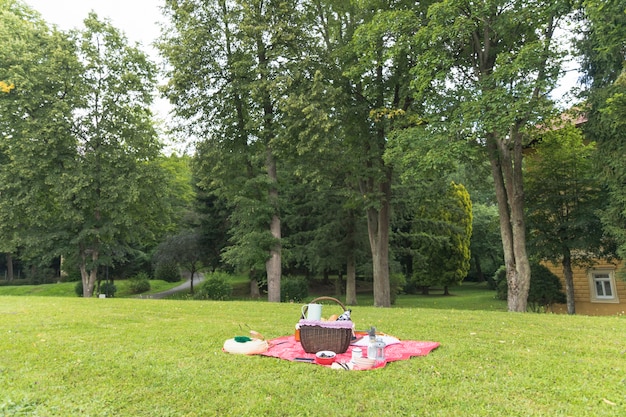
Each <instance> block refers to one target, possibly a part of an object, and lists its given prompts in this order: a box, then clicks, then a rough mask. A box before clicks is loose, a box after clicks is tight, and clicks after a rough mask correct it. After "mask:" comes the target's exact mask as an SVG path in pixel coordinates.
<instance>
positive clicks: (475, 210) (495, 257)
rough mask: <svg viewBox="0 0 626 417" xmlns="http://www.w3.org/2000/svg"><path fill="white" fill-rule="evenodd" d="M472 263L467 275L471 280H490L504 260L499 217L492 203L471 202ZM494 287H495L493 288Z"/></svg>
mask: <svg viewBox="0 0 626 417" xmlns="http://www.w3.org/2000/svg"><path fill="white" fill-rule="evenodd" d="M470 253H471V256H472V263H471V265H470V272H469V273H468V275H469V277H471V279H472V280H473V281H479V282H480V281H485V280H486V281H491V282H493V281H492V279H491V278H492V276H493V274H494V273H495V271H496V269H497V268H498V266H499V265H502V263H503V262H504V255H503V253H502V239H501V237H500V218H499V215H498V207H497V206H495V205H494V204H480V203H479V204H476V203H474V204H472V239H471V242H470ZM494 289H495V288H494Z"/></svg>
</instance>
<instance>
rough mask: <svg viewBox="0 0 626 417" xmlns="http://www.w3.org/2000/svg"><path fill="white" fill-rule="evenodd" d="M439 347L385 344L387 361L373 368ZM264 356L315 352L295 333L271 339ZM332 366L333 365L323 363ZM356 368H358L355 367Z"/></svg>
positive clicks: (343, 358)
mask: <svg viewBox="0 0 626 417" xmlns="http://www.w3.org/2000/svg"><path fill="white" fill-rule="evenodd" d="M356 347H358V346H349V347H348V350H347V351H346V352H345V353H340V354H337V358H336V362H348V361H350V359H351V358H352V349H354V348H356ZM437 347H439V342H418V341H414V340H401V341H399V343H394V344H390V345H388V346H385V361H384V362H381V363H377V364H376V365H375V366H374V367H373V368H371V369H375V368H381V367H383V366H385V365H386V364H387V362H393V361H401V360H406V359H410V358H411V357H413V356H426V355H428V354H429V353H430V352H431V351H432V350H433V349H436V348H437ZM365 350H366V349H365ZM261 355H264V356H271V357H274V358H280V359H286V360H288V361H295V360H297V359H298V358H305V359H315V354H314V353H306V352H305V351H304V349H302V345H301V344H300V342H297V341H296V339H295V337H294V336H293V335H290V336H283V337H279V338H276V339H272V340H270V341H269V349H268V350H267V351H266V352H263V353H261ZM321 366H327V367H330V366H331V365H321ZM355 369H356V368H355Z"/></svg>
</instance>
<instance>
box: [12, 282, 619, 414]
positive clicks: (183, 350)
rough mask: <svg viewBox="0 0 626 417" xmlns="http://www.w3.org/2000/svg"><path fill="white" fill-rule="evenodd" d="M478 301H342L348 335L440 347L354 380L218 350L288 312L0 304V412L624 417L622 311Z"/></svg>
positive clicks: (244, 307) (270, 332)
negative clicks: (362, 332)
mask: <svg viewBox="0 0 626 417" xmlns="http://www.w3.org/2000/svg"><path fill="white" fill-rule="evenodd" d="M480 292H481V291H479V289H478V288H476V289H472V288H467V289H464V290H461V291H456V290H455V291H453V293H456V295H454V296H452V297H434V298H430V299H429V298H426V297H424V299H420V298H419V297H417V298H415V299H414V300H413V303H412V305H411V302H410V300H409V298H408V297H407V298H406V299H404V297H402V298H401V299H399V302H398V307H396V308H391V309H380V308H375V307H370V306H365V305H363V306H355V307H352V309H353V319H354V321H355V324H356V326H357V328H358V329H365V328H368V327H369V326H372V325H374V326H376V327H377V328H378V329H379V330H381V331H384V332H387V333H389V334H392V335H394V336H396V337H399V338H401V339H412V340H431V341H438V342H440V343H441V346H440V347H439V348H438V349H436V350H434V351H433V352H431V353H430V354H429V355H428V356H426V357H419V358H413V359H411V360H408V361H401V362H393V363H390V364H388V365H387V366H386V367H385V368H383V369H377V370H372V371H361V372H346V371H335V370H331V369H328V368H324V367H320V366H316V365H310V364H304V363H294V362H287V361H281V360H278V359H274V358H268V357H261V356H251V357H249V356H240V355H230V354H226V353H223V352H222V350H221V347H222V345H223V343H224V341H225V340H226V339H228V338H231V337H233V336H236V335H242V334H247V332H248V329H249V328H251V329H254V330H257V331H259V332H261V333H263V334H264V335H265V336H266V337H268V338H273V337H278V336H282V335H286V334H290V333H291V332H292V331H293V327H294V324H295V323H296V321H297V319H298V316H299V314H300V304H288V303H284V304H276V303H267V302H254V301H230V302H213V301H182V300H140V299H132V298H113V299H97V298H92V299H82V298H78V297H34V296H22V297H8V296H0V415H7V416H9V415H10V416H214V415H215V416H217V415H219V416H225V415H228V416H266V415H267V416H277V415H278V416H357V415H359V416H411V415H414V416H624V415H626V319H625V318H624V317H615V316H613V317H586V316H566V315H552V314H531V313H529V314H513V313H506V312H503V311H486V310H484V309H482V310H472V309H470V308H465V307H467V306H469V305H472V304H474V303H473V302H471V301H468V300H466V301H463V299H464V298H467V299H469V298H472V297H476V298H477V299H478V300H481V298H480V296H479V294H478V293H480ZM482 293H483V294H484V296H487V294H489V293H485V291H482ZM491 294H493V293H491ZM454 300H456V301H454ZM360 301H361V300H360ZM489 301H490V302H492V301H493V300H489ZM480 302H481V303H482V301H480ZM441 303H446V305H445V306H442V305H441ZM449 303H456V304H454V305H453V304H449ZM461 306H465V307H463V309H461Z"/></svg>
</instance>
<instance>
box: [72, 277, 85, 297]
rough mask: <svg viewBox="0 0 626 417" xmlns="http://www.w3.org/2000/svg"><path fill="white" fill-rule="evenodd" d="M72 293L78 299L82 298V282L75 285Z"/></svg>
mask: <svg viewBox="0 0 626 417" xmlns="http://www.w3.org/2000/svg"><path fill="white" fill-rule="evenodd" d="M74 292H75V293H76V295H77V296H79V297H82V296H83V281H82V280H80V281H78V282H77V283H76V285H75V286H74Z"/></svg>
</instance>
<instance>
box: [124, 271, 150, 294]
mask: <svg viewBox="0 0 626 417" xmlns="http://www.w3.org/2000/svg"><path fill="white" fill-rule="evenodd" d="M129 288H130V292H131V293H132V294H141V293H143V292H146V291H150V277H149V276H148V274H147V273H145V272H140V273H138V274H137V275H134V276H133V277H131V278H130V285H129Z"/></svg>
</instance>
